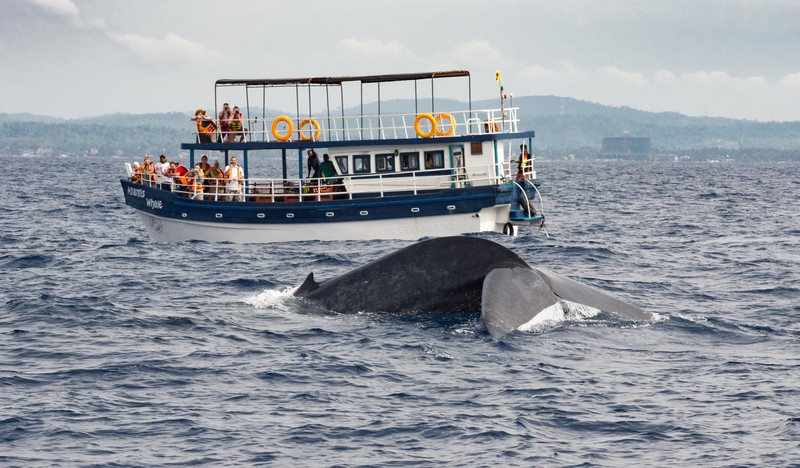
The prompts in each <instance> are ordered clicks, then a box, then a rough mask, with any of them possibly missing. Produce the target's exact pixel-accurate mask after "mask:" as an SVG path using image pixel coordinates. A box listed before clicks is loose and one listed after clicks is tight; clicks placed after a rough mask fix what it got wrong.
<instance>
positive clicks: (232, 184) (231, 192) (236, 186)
mask: <svg viewBox="0 0 800 468" xmlns="http://www.w3.org/2000/svg"><path fill="white" fill-rule="evenodd" d="M225 178H226V179H228V183H227V185H226V186H225V191H226V192H228V200H229V201H244V194H243V192H242V190H243V186H242V185H243V184H244V169H242V167H241V166H239V165H238V164H237V163H236V156H234V157H232V158H231V163H230V164H229V165H227V166H225Z"/></svg>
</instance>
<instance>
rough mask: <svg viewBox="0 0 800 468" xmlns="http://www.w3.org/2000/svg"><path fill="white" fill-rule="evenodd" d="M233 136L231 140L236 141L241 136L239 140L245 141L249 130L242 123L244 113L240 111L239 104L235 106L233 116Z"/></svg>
mask: <svg viewBox="0 0 800 468" xmlns="http://www.w3.org/2000/svg"><path fill="white" fill-rule="evenodd" d="M230 125H231V137H230V141H232V142H233V141H236V137H237V136H238V137H239V142H240V143H241V142H244V134H245V132H246V131H247V129H246V128H244V124H243V123H242V113H241V112H240V111H239V106H233V116H232V117H231V124H230Z"/></svg>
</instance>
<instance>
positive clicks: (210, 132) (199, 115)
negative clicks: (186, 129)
mask: <svg viewBox="0 0 800 468" xmlns="http://www.w3.org/2000/svg"><path fill="white" fill-rule="evenodd" d="M191 120H193V121H194V122H195V123H196V124H197V139H198V141H200V143H212V142H214V141H216V139H217V138H216V134H217V124H215V123H214V120H213V119H212V118H211V117H209V116H208V115H207V114H206V111H205V110H203V109H197V110H196V111H195V112H194V117H192V118H191Z"/></svg>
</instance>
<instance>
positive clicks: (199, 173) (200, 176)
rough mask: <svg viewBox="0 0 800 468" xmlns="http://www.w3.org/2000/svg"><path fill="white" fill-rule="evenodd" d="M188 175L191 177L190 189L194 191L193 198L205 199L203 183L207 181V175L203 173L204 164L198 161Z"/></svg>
mask: <svg viewBox="0 0 800 468" xmlns="http://www.w3.org/2000/svg"><path fill="white" fill-rule="evenodd" d="M188 176H189V177H190V178H191V179H190V180H191V185H190V186H189V190H190V191H191V192H192V196H191V198H193V199H195V200H202V199H203V192H204V189H203V184H204V183H205V180H206V176H205V174H204V173H203V166H202V164H201V163H197V164H195V165H194V170H192V171H191V172H190V173H189V174H188Z"/></svg>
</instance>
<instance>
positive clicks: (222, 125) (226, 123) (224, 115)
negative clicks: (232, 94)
mask: <svg viewBox="0 0 800 468" xmlns="http://www.w3.org/2000/svg"><path fill="white" fill-rule="evenodd" d="M217 117H218V118H219V132H220V134H221V135H222V141H224V142H225V143H231V142H233V138H234V137H233V135H231V117H233V114H232V113H231V106H230V105H228V103H227V102H226V103H225V104H223V105H222V110H221V111H219V115H217Z"/></svg>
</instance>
